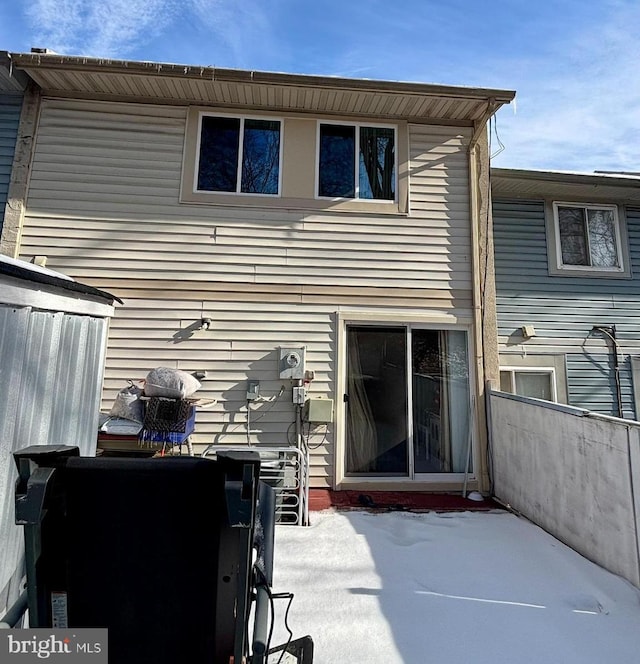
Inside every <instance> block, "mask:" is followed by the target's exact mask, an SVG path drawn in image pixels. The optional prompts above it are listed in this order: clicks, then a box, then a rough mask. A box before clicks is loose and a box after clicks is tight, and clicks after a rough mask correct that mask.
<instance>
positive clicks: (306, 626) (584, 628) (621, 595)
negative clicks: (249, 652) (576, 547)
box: [272, 511, 640, 664]
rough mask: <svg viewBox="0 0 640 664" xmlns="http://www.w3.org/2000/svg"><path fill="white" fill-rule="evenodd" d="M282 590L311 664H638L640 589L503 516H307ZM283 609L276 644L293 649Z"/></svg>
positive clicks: (281, 555) (282, 539)
mask: <svg viewBox="0 0 640 664" xmlns="http://www.w3.org/2000/svg"><path fill="white" fill-rule="evenodd" d="M311 517H312V525H311V526H310V527H309V528H297V527H292V526H278V527H277V529H276V550H275V581H274V592H285V591H292V592H294V593H295V599H294V600H293V605H292V607H291V611H290V614H289V623H290V625H291V627H292V630H293V632H294V635H295V636H296V637H298V636H303V635H305V634H311V636H312V637H313V639H314V642H315V653H316V654H315V658H314V661H315V663H316V664H333V663H336V664H354V663H358V664H374V663H378V662H380V663H384V664H394V663H396V662H417V663H420V664H422V663H426V662H434V663H437V664H441V663H447V664H457V663H458V662H460V663H466V662H471V663H472V664H502V663H505V664H528V663H536V664H538V663H551V664H556V663H558V664H560V663H562V664H574V663H575V664H578V663H580V664H626V663H628V662H629V663H630V662H638V661H640V591H638V590H636V589H635V588H634V587H633V586H632V585H630V584H629V583H627V582H626V581H624V580H623V579H621V578H620V577H617V576H615V575H613V574H610V573H609V572H607V571H605V570H604V569H602V568H601V567H598V566H597V565H595V564H593V563H591V562H589V561H588V560H586V559H585V558H583V557H582V556H580V555H579V554H577V553H576V552H574V551H573V550H572V549H570V548H568V547H566V546H564V545H563V544H562V543H560V542H559V541H558V540H556V539H554V538H553V537H551V536H550V535H548V534H547V533H545V532H544V531H543V530H541V529H540V528H538V527H537V526H534V525H533V524H531V523H530V522H528V521H526V520H525V519H521V518H518V517H516V516H514V515H512V514H509V513H507V512H500V511H496V512H489V513H486V512H485V513H480V512H449V513H440V514H438V513H434V512H429V513H426V514H414V513H400V512H394V513H383V514H380V513H378V514H372V513H367V512H360V511H351V512H320V513H312V515H311ZM285 605H286V602H285V601H283V600H276V621H277V622H276V628H275V632H274V637H273V640H272V644H276V643H282V642H284V641H286V638H287V634H286V632H285V630H284V628H283V626H282V617H283V613H284V606H285Z"/></svg>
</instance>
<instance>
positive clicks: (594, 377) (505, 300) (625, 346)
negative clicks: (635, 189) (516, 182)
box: [493, 199, 640, 419]
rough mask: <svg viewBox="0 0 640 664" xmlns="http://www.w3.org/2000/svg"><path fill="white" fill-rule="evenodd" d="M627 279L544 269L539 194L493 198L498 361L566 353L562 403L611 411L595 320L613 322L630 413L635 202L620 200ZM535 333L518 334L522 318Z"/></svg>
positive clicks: (638, 313)
mask: <svg viewBox="0 0 640 664" xmlns="http://www.w3.org/2000/svg"><path fill="white" fill-rule="evenodd" d="M626 216H627V226H628V232H629V250H630V257H631V271H632V278H631V279H607V278H598V277H564V276H562V277H553V276H550V275H549V272H548V263H547V242H546V231H545V207H544V202H543V201H528V200H500V199H498V200H495V201H494V202H493V220H494V233H495V265H496V289H497V309H498V334H499V343H500V353H501V356H502V362H501V363H502V364H503V365H504V364H505V356H506V355H508V354H515V355H518V356H520V357H522V355H523V354H525V353H526V354H527V355H533V354H535V353H538V354H540V353H545V354H547V353H554V354H564V355H565V356H566V367H567V386H568V396H569V403H570V404H571V405H574V406H579V407H582V408H588V409H589V410H594V411H597V412H600V413H604V414H607V415H617V414H618V411H617V402H616V390H615V382H614V371H613V359H612V356H611V344H610V343H609V344H607V343H606V338H605V337H604V335H602V334H596V333H593V332H592V328H593V326H594V325H613V324H615V325H616V329H617V336H618V344H619V361H620V382H621V388H622V403H623V411H624V416H625V417H626V418H630V419H636V416H637V415H638V414H637V413H636V412H635V406H634V391H633V381H632V373H631V361H630V357H631V356H637V355H640V289H639V286H640V276H639V275H640V209H638V208H627V210H626ZM525 324H527V325H533V326H534V327H535V329H536V336H535V337H534V338H532V339H529V340H527V341H524V340H523V338H522V336H521V334H520V331H519V329H520V327H521V326H522V325H525Z"/></svg>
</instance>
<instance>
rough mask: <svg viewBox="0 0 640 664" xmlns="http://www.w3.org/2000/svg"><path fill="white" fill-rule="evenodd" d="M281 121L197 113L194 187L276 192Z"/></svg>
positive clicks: (221, 190) (240, 191)
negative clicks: (198, 114)
mask: <svg viewBox="0 0 640 664" xmlns="http://www.w3.org/2000/svg"><path fill="white" fill-rule="evenodd" d="M281 143H282V141H281V122H280V120H273V119H271V118H269V119H265V118H247V117H232V116H224V115H207V114H205V113H201V114H200V123H199V131H198V149H197V159H198V161H197V165H196V178H195V179H196V182H195V188H194V189H195V191H204V192H207V191H211V192H227V193H242V194H261V195H270V196H277V195H278V194H279V193H280V154H281Z"/></svg>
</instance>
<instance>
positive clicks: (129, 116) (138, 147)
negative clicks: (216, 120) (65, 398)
mask: <svg viewBox="0 0 640 664" xmlns="http://www.w3.org/2000/svg"><path fill="white" fill-rule="evenodd" d="M186 115H187V109H186V108H184V107H169V106H155V105H152V104H121V103H106V102H89V101H86V102H84V101H71V100H55V99H45V100H43V103H42V106H41V115H40V120H39V129H38V137H37V141H36V146H35V153H34V160H33V166H32V171H31V179H30V189H29V197H28V202H27V211H26V215H25V223H24V228H23V233H22V246H21V254H22V255H23V256H24V257H25V258H27V259H28V258H29V257H31V256H33V255H40V254H46V255H47V256H48V259H49V260H48V263H47V265H48V266H49V267H52V268H54V269H56V270H59V271H61V272H64V273H65V274H68V275H70V276H72V277H76V278H80V279H82V280H84V281H87V282H88V283H91V284H92V285H95V286H98V287H102V288H105V289H107V288H108V289H109V292H112V293H114V294H117V295H118V296H119V297H121V298H122V299H123V300H124V301H125V303H126V306H125V307H123V308H122V309H121V310H120V311H119V313H118V316H117V317H116V318H115V319H114V320H113V322H112V324H111V326H110V330H109V346H108V353H107V367H106V379H105V391H104V399H103V406H104V407H107V408H108V407H110V405H111V403H112V400H113V398H114V397H115V394H116V393H117V390H118V389H120V388H121V387H123V386H124V385H125V384H126V383H125V381H126V379H128V378H143V377H144V376H145V375H146V373H147V372H148V371H149V369H151V368H153V367H154V366H159V365H160V366H162V365H164V366H169V367H177V368H181V369H185V370H187V371H195V370H199V371H202V370H204V371H207V372H208V376H207V379H206V380H205V381H204V382H203V389H202V390H201V392H200V393H199V394H202V396H203V397H211V398H214V399H217V403H216V404H215V405H213V406H212V407H211V408H208V409H201V410H199V411H198V415H197V420H196V433H195V435H194V443H195V444H196V449H197V450H198V449H199V446H200V445H205V444H209V443H212V442H217V443H224V444H235V443H240V444H242V443H244V442H245V441H246V417H247V411H246V399H245V396H246V381H247V379H252V380H260V381H261V385H260V390H261V394H262V395H263V396H264V397H266V398H271V397H273V396H274V395H277V394H278V392H279V389H280V387H281V385H282V381H280V380H278V378H277V373H276V371H275V369H276V367H277V347H278V346H279V345H284V346H287V345H291V346H296V345H305V346H306V347H307V368H308V369H310V370H312V371H314V372H315V380H314V381H313V384H312V385H311V388H310V390H311V393H312V394H313V395H314V396H315V395H322V396H329V397H334V398H336V378H337V372H338V371H339V362H340V361H341V360H340V359H338V357H337V356H338V347H337V335H338V329H337V322H336V313H337V312H344V311H345V310H348V311H350V312H354V311H356V312H357V311H364V312H369V313H371V312H372V311H373V312H376V311H377V312H380V314H381V315H382V314H389V312H394V311H395V312H403V315H404V316H405V318H406V317H407V316H409V317H410V316H411V315H412V313H413V312H415V315H416V317H417V316H420V315H421V316H424V315H425V314H429V315H434V316H440V317H442V316H455V317H467V318H468V317H470V316H471V315H472V301H471V300H472V283H473V282H472V272H471V260H470V258H471V251H472V248H471V233H470V227H469V218H470V212H469V169H468V142H469V138H470V133H471V132H470V130H468V129H461V128H459V127H441V126H428V125H410V126H409V128H408V133H409V140H410V154H409V158H410V163H409V177H410V191H411V194H410V201H409V205H410V210H411V213H410V215H406V216H403V215H393V214H387V215H374V214H362V213H344V212H342V213H341V212H335V211H331V210H324V211H322V210H320V211H316V210H302V209H300V210H298V209H292V210H289V209H266V208H261V207H258V206H254V205H251V203H250V202H249V201H248V200H247V199H238V201H239V203H240V204H238V205H236V206H226V205H225V206H222V205H214V204H211V205H207V204H196V205H194V204H183V203H180V192H179V187H180V179H181V172H182V158H183V147H184V141H185V121H186ZM285 131H286V130H285ZM398 315H400V314H398ZM203 316H205V317H209V318H211V320H212V324H211V327H210V329H209V330H196V329H194V323H195V324H196V327H197V323H198V321H200V319H201V317H203ZM287 383H288V382H287ZM255 410H256V412H255V413H254V415H253V417H254V418H255V420H254V422H255V426H254V427H252V430H253V431H255V432H256V433H255V435H253V434H252V435H253V439H254V441H255V442H259V443H278V444H283V443H285V442H286V440H287V429H288V427H289V426H290V424H291V422H292V421H293V405H292V403H291V391H290V388H289V389H288V393H287V394H285V395H284V396H283V397H282V398H281V399H279V400H277V401H273V402H267V403H264V402H263V403H258V404H256V405H255ZM258 418H260V419H258ZM254 422H252V424H254ZM337 426H339V424H336V425H335V426H333V427H331V431H330V432H329V434H328V435H327V437H326V439H323V437H322V436H319V437H318V440H312V441H311V442H312V444H315V443H317V444H318V448H317V449H314V451H313V454H312V458H311V481H312V483H313V485H314V486H329V485H330V482H331V478H332V475H333V470H332V469H333V464H334V446H335V432H336V428H337Z"/></svg>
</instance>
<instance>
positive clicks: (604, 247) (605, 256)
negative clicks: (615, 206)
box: [587, 209, 618, 267]
mask: <svg viewBox="0 0 640 664" xmlns="http://www.w3.org/2000/svg"><path fill="white" fill-rule="evenodd" d="M587 219H588V224H589V248H590V251H591V265H593V266H595V267H618V249H617V246H616V232H615V228H614V218H613V210H606V209H603V210H593V209H588V210H587Z"/></svg>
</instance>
